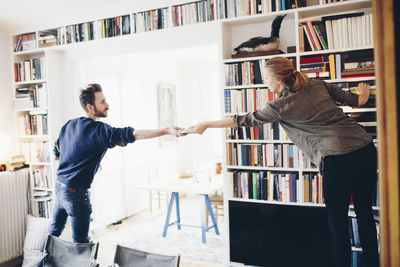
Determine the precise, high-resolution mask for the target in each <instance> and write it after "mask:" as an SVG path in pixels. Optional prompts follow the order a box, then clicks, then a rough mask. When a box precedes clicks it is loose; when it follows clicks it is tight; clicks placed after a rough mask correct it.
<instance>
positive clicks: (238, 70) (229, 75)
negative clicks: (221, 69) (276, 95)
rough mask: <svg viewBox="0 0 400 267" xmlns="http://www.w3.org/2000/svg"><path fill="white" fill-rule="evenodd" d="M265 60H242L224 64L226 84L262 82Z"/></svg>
mask: <svg viewBox="0 0 400 267" xmlns="http://www.w3.org/2000/svg"><path fill="white" fill-rule="evenodd" d="M264 64H265V60H263V59H262V60H255V61H244V62H238V63H231V64H226V65H225V78H226V85H227V86H236V85H250V84H263V82H264V79H263V77H264Z"/></svg>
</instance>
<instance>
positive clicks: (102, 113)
mask: <svg viewBox="0 0 400 267" xmlns="http://www.w3.org/2000/svg"><path fill="white" fill-rule="evenodd" d="M107 110H108V109H106V110H104V111H103V112H100V111H98V110H97V109H96V107H94V115H95V116H96V117H99V118H105V117H107V114H106V113H105V112H106V111H107Z"/></svg>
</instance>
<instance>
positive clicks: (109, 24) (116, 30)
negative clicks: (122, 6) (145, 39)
mask: <svg viewBox="0 0 400 267" xmlns="http://www.w3.org/2000/svg"><path fill="white" fill-rule="evenodd" d="M130 33H131V22H130V16H129V15H125V16H119V17H115V18H108V19H103V20H101V21H100V38H107V37H115V36H120V35H125V34H130Z"/></svg>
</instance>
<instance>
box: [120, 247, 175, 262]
mask: <svg viewBox="0 0 400 267" xmlns="http://www.w3.org/2000/svg"><path fill="white" fill-rule="evenodd" d="M179 261H180V256H179V255H178V256H165V255H160V254H155V253H150V252H145V251H140V250H136V249H132V248H127V247H123V246H120V245H117V250H116V251H115V257H114V265H113V266H119V267H178V266H179Z"/></svg>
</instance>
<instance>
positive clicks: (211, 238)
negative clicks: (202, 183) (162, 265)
mask: <svg viewBox="0 0 400 267" xmlns="http://www.w3.org/2000/svg"><path fill="white" fill-rule="evenodd" d="M180 206H181V207H180V210H181V223H183V224H189V225H200V222H201V220H200V199H198V198H196V197H195V198H187V199H182V200H181V201H180ZM166 213H167V211H166V210H164V211H162V212H160V213H158V215H156V216H152V217H150V218H148V219H145V220H139V221H138V222H132V223H126V225H124V224H125V222H124V223H123V224H122V225H120V226H118V227H115V226H113V227H110V229H109V230H108V233H107V234H105V235H104V236H103V237H100V238H98V241H99V242H100V247H99V262H100V264H101V265H102V266H107V265H109V264H111V262H112V259H113V255H114V253H115V246H116V244H120V245H123V246H127V247H131V248H135V249H139V250H144V251H149V252H154V253H159V254H165V255H176V254H179V255H181V260H182V261H185V262H192V263H199V264H207V265H210V266H223V262H224V259H225V255H224V253H225V244H224V229H223V228H224V227H223V224H224V222H223V219H221V217H220V218H219V224H218V228H219V231H220V235H216V234H215V231H214V229H211V230H209V231H208V232H207V234H206V244H203V243H202V242H201V229H200V228H192V227H182V228H181V230H178V229H177V226H176V225H174V226H170V227H169V228H168V232H167V236H166V238H163V237H162V233H163V229H164V223H165V218H166ZM132 221H134V220H132ZM174 221H176V212H175V209H173V212H172V216H171V220H170V223H171V222H174ZM209 223H210V224H211V220H209ZM117 229H118V230H117ZM113 231H114V232H113ZM110 260H111V262H110Z"/></svg>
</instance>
